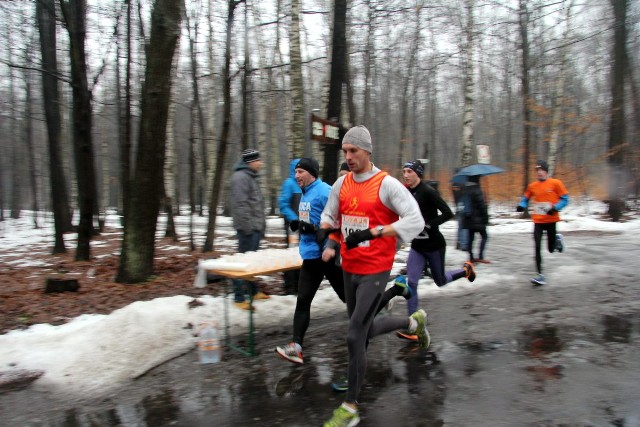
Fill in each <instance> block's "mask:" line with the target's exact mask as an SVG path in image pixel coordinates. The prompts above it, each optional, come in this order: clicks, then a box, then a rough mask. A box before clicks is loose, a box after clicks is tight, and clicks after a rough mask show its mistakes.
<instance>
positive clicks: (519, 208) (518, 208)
mask: <svg viewBox="0 0 640 427" xmlns="http://www.w3.org/2000/svg"><path fill="white" fill-rule="evenodd" d="M516 212H524V207H523V206H520V205H518V207H517V208H516Z"/></svg>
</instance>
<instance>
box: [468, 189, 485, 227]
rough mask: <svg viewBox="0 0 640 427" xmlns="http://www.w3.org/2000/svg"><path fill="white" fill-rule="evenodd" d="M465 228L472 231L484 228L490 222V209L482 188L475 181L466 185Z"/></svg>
mask: <svg viewBox="0 0 640 427" xmlns="http://www.w3.org/2000/svg"><path fill="white" fill-rule="evenodd" d="M463 197H464V228H468V229H469V230H471V231H481V230H484V229H485V227H486V226H487V224H488V223H489V211H488V209H487V203H486V202H485V201H484V194H483V193H482V189H480V186H479V185H478V184H477V183H475V182H467V183H465V185H464V195H463Z"/></svg>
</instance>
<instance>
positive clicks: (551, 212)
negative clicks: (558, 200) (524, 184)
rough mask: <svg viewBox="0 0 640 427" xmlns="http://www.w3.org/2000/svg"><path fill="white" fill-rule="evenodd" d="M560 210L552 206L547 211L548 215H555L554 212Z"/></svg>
mask: <svg viewBox="0 0 640 427" xmlns="http://www.w3.org/2000/svg"><path fill="white" fill-rule="evenodd" d="M556 212H558V209H556V208H554V207H552V208H551V209H549V210H548V211H547V215H553V214H554V213H556Z"/></svg>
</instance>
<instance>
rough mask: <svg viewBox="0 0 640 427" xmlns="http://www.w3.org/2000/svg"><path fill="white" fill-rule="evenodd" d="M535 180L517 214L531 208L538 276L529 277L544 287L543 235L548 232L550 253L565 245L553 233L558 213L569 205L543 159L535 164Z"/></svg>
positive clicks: (561, 249)
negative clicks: (536, 178)
mask: <svg viewBox="0 0 640 427" xmlns="http://www.w3.org/2000/svg"><path fill="white" fill-rule="evenodd" d="M536 174H537V176H538V180H537V181H534V182H532V183H531V184H529V185H528V186H527V189H526V190H525V192H524V195H523V196H522V200H521V201H520V204H518V207H517V209H516V210H517V211H518V212H522V211H524V210H525V209H526V208H527V207H528V206H530V207H531V209H532V212H531V219H533V238H534V240H535V242H536V269H537V271H538V275H537V276H536V277H533V278H531V283H533V284H534V285H535V286H541V285H545V284H546V282H545V278H544V275H543V274H542V255H541V253H540V252H541V246H542V233H543V232H544V231H546V232H547V249H548V250H549V252H550V253H553V252H554V251H558V252H562V251H563V250H564V242H563V237H562V234H557V233H556V223H557V222H558V221H560V215H559V214H558V212H559V211H560V210H561V209H562V208H564V207H565V206H567V204H568V203H569V193H567V189H566V188H565V187H564V184H563V183H562V181H560V180H559V179H555V178H551V177H550V176H549V165H548V164H547V162H545V161H544V160H538V162H537V163H536Z"/></svg>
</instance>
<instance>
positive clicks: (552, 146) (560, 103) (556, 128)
mask: <svg viewBox="0 0 640 427" xmlns="http://www.w3.org/2000/svg"><path fill="white" fill-rule="evenodd" d="M573 3H574V2H573V0H571V1H570V2H569V5H568V6H567V8H566V16H565V30H564V34H563V37H562V40H563V41H564V44H563V45H562V47H561V48H560V71H559V72H558V77H557V79H556V82H555V85H556V93H555V100H554V106H553V114H552V117H551V135H550V137H549V157H548V159H547V162H548V163H549V175H551V176H553V175H554V172H555V170H556V163H557V159H556V156H557V153H558V140H559V139H560V127H561V121H562V112H563V109H564V91H565V82H566V79H567V70H566V68H567V50H568V48H567V43H568V42H569V32H570V29H571V10H572V8H573Z"/></svg>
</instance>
